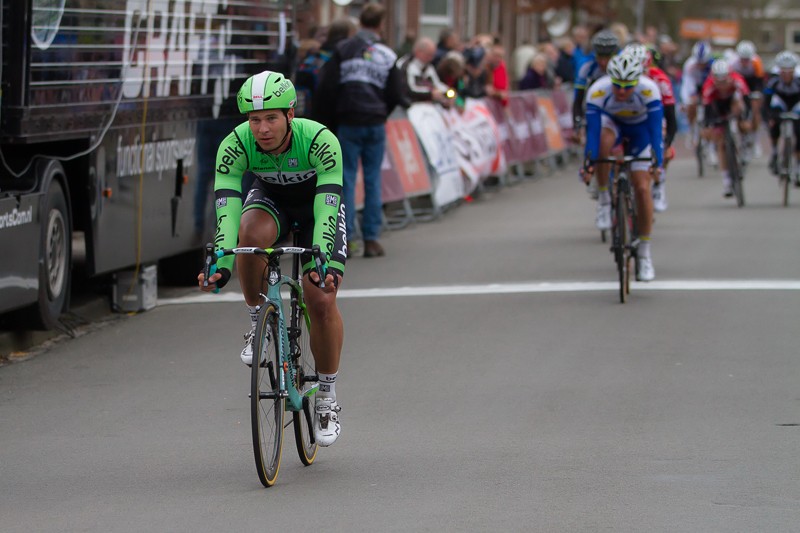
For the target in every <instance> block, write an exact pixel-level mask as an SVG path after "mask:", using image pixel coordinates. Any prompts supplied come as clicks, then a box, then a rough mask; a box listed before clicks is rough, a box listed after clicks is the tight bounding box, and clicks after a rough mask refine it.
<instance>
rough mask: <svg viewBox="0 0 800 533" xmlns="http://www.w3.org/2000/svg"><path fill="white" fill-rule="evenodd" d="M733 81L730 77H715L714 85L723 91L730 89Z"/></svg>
mask: <svg viewBox="0 0 800 533" xmlns="http://www.w3.org/2000/svg"><path fill="white" fill-rule="evenodd" d="M732 81H733V79H732V78H731V77H730V76H723V77H720V78H717V77H716V76H715V77H714V85H716V86H717V87H719V88H721V89H724V88H727V87H729V86H730V85H731V82H732Z"/></svg>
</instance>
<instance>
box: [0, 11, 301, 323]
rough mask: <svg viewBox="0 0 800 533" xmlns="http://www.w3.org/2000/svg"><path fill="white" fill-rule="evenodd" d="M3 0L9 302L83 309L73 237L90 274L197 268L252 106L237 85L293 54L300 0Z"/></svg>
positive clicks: (3, 206)
mask: <svg viewBox="0 0 800 533" xmlns="http://www.w3.org/2000/svg"><path fill="white" fill-rule="evenodd" d="M0 2H2V10H0V16H2V20H1V21H0V31H1V32H2V34H1V35H0V36H1V37H2V63H1V66H0V68H1V69H2V70H1V71H0V80H2V87H1V89H2V92H0V95H1V96H0V98H1V100H0V103H1V105H0V124H1V125H2V132H0V250H2V255H3V260H2V262H0V313H2V314H3V316H5V317H9V316H25V317H26V321H25V324H26V326H30V327H34V326H39V327H43V328H46V329H50V328H55V327H58V326H59V317H60V316H61V315H62V314H63V313H64V312H66V311H67V310H68V309H69V304H70V301H69V300H70V289H71V278H72V272H73V240H75V242H78V243H81V244H82V248H83V247H85V256H83V257H82V258H81V261H85V263H82V268H83V269H85V271H86V274H87V275H88V276H89V279H90V280H91V279H95V280H99V279H108V277H114V276H104V275H106V274H112V273H119V272H127V273H131V272H133V273H140V272H143V271H145V269H151V270H152V269H154V268H155V267H154V265H158V263H159V261H162V265H163V261H164V260H167V258H172V259H173V260H174V259H175V257H174V256H178V259H181V258H184V259H186V260H185V261H177V262H174V261H173V263H172V266H171V268H173V269H174V268H181V267H179V266H177V265H184V267H185V268H186V269H189V270H191V267H192V265H193V262H192V260H193V259H194V258H195V257H196V255H197V253H199V250H202V245H203V244H204V243H205V242H207V241H208V240H210V239H211V238H213V232H214V227H215V220H214V214H213V213H214V210H213V202H212V201H210V198H211V196H212V195H213V192H212V191H213V179H214V164H215V163H214V162H215V156H216V149H217V144H218V143H219V141H220V140H221V139H222V138H224V136H225V135H227V133H229V132H230V131H231V129H232V128H233V126H235V125H236V124H238V123H239V122H240V121H241V120H242V118H241V116H240V115H239V114H238V111H237V107H236V101H235V100H236V93H237V91H238V89H239V87H240V86H241V84H242V83H243V81H244V80H245V79H246V78H247V77H248V76H250V75H251V74H254V73H257V72H260V71H262V70H265V69H268V68H269V69H273V70H280V69H286V68H288V65H291V57H289V49H290V48H291V43H292V42H293V36H292V31H293V26H294V24H293V21H294V20H295V16H296V11H295V7H294V5H293V3H292V2H291V0H287V1H281V0H278V1H274V0H273V1H270V2H265V1H263V0H236V1H235V2H233V1H231V0H0ZM81 238H82V242H81ZM76 248H77V247H76ZM197 271H199V267H198V269H197ZM182 275H184V276H185V277H186V278H187V279H192V278H194V277H195V276H196V273H195V274H193V273H191V272H189V271H188V270H187V271H185V272H182ZM129 277H130V278H131V279H134V280H135V278H136V276H135V275H134V276H129ZM120 290H123V291H124V290H126V288H125V287H120ZM12 311H13V312H14V313H13V315H12V314H11V313H10V312H12ZM28 316H30V317H31V319H32V320H30V321H28V320H27V317H28Z"/></svg>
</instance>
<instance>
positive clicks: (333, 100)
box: [314, 3, 403, 257]
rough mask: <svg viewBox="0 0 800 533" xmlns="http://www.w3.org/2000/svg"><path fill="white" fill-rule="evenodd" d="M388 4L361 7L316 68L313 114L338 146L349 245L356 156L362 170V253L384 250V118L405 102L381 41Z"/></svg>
mask: <svg viewBox="0 0 800 533" xmlns="http://www.w3.org/2000/svg"><path fill="white" fill-rule="evenodd" d="M385 15H386V8H384V7H383V6H382V5H381V4H377V3H369V4H367V5H365V6H364V9H363V11H362V12H361V16H360V17H359V20H360V22H361V30H360V31H359V32H358V33H357V34H356V35H355V36H353V37H351V38H350V39H346V40H344V41H342V42H340V43H339V45H338V46H337V47H336V50H335V52H334V54H333V56H332V57H331V59H330V60H329V61H328V63H326V64H325V66H324V67H323V69H322V72H321V73H320V82H319V86H318V87H317V91H316V94H315V101H314V109H315V110H316V111H317V112H318V113H317V114H315V116H314V118H315V119H316V120H319V121H320V122H322V123H323V124H325V125H327V126H328V127H330V128H331V129H335V131H336V136H337V137H338V138H339V142H340V143H341V146H342V165H343V167H344V169H343V170H344V186H343V196H344V205H345V215H346V217H345V218H346V220H347V238H348V241H349V242H350V245H349V246H348V249H349V250H350V251H351V253H353V252H354V251H355V249H356V248H357V247H356V246H354V244H353V242H352V239H353V237H354V236H355V226H356V223H355V222H356V205H355V203H356V200H355V196H356V194H355V189H356V173H357V171H358V161H359V159H360V160H361V166H362V169H363V172H364V208H363V212H362V221H361V234H362V237H363V239H364V257H376V256H381V255H384V250H383V247H382V246H381V244H380V242H379V240H378V239H379V237H380V234H381V228H382V225H383V203H382V201H381V163H382V162H383V154H384V151H385V148H386V129H385V125H386V119H387V118H388V117H389V114H390V113H391V112H392V110H393V109H394V108H395V106H396V105H398V104H402V103H403V96H402V83H401V82H402V80H401V78H400V72H399V71H398V70H397V68H396V67H395V61H396V60H397V55H396V54H395V53H394V52H393V51H392V49H391V48H389V47H388V46H386V45H385V44H383V43H382V42H381V36H380V33H381V30H382V29H383V23H384V18H385Z"/></svg>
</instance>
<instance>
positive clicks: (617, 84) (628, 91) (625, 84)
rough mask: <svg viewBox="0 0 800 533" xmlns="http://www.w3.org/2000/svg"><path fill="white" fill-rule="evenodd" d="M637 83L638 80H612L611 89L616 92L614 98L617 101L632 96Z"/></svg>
mask: <svg viewBox="0 0 800 533" xmlns="http://www.w3.org/2000/svg"><path fill="white" fill-rule="evenodd" d="M636 85H637V82H630V81H616V80H612V83H611V91H612V92H613V93H614V99H615V100H616V101H617V102H624V101H625V100H627V99H628V98H630V97H631V95H632V94H633V91H634V89H636Z"/></svg>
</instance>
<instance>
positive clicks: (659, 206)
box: [624, 43, 678, 212]
mask: <svg viewBox="0 0 800 533" xmlns="http://www.w3.org/2000/svg"><path fill="white" fill-rule="evenodd" d="M624 51H625V52H627V53H629V54H631V55H632V56H633V57H635V58H636V59H637V60H639V62H640V63H641V64H642V67H643V70H644V72H643V73H644V75H645V76H647V77H648V78H650V79H651V80H653V81H654V82H656V85H658V88H659V90H660V91H661V105H662V106H663V107H664V169H663V170H662V173H661V176H660V178H659V179H658V181H657V182H656V183H654V184H653V209H654V210H655V211H657V212H662V211H666V209H667V193H666V187H665V181H664V180H665V178H666V171H667V166H668V165H669V161H670V160H671V159H672V158H673V157H675V149H674V148H672V141H673V139H674V138H675V133H676V132H677V131H678V121H677V119H676V118H675V91H674V90H673V89H672V82H671V81H670V79H669V76H667V73H666V72H664V71H663V70H661V69H660V68H658V67H657V66H656V65H655V61H654V57H653V54H654V53H656V54H657V53H658V52H657V51H655V50H654V49H650V48H648V47H647V46H645V45H643V44H638V43H632V44H629V45H628V46H626V47H625V50H624Z"/></svg>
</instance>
